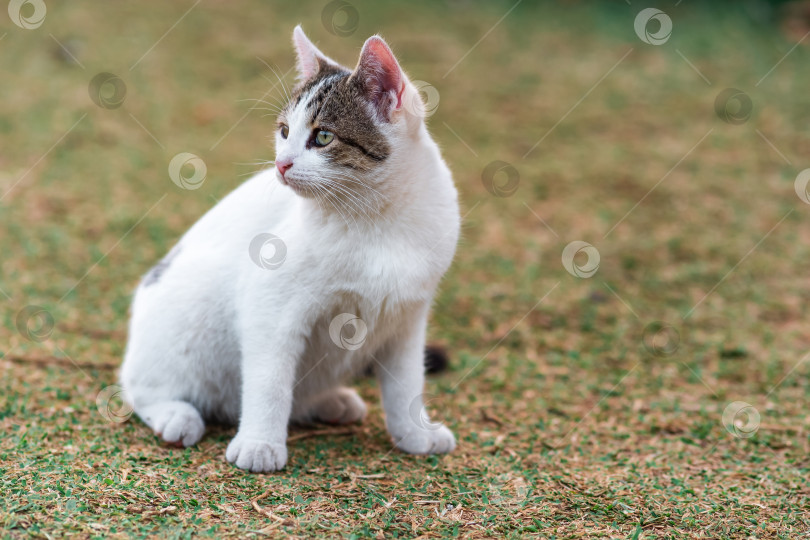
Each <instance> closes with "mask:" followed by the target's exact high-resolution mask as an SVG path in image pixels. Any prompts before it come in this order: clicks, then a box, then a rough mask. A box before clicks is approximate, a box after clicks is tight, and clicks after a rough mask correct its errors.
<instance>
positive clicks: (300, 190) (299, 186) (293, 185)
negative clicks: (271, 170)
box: [276, 175, 315, 199]
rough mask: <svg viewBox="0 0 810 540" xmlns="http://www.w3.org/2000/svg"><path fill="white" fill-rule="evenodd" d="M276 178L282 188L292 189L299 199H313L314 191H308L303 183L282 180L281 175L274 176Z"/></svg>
mask: <svg viewBox="0 0 810 540" xmlns="http://www.w3.org/2000/svg"><path fill="white" fill-rule="evenodd" d="M276 178H277V179H278V181H279V182H280V183H281V185H283V186H287V187H288V188H290V189H292V190H293V191H294V192H295V194H296V195H298V196H299V197H305V198H307V199H311V198H313V197H315V193H314V191H312V189H310V188H309V187H308V186H307V185H306V183H305V182H301V181H296V180H288V179H285V178H283V177H282V176H281V175H276Z"/></svg>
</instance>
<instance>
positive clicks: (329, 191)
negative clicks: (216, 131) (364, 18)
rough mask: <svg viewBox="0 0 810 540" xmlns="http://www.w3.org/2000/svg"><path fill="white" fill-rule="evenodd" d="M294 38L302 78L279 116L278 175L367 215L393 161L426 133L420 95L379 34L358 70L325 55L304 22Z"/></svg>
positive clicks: (302, 190)
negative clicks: (366, 212) (346, 66)
mask: <svg viewBox="0 0 810 540" xmlns="http://www.w3.org/2000/svg"><path fill="white" fill-rule="evenodd" d="M293 43H294V45H295V48H296V51H297V54H298V81H299V82H298V85H297V86H296V87H295V89H294V90H293V92H292V96H291V99H290V100H289V102H288V103H287V104H286V106H285V107H284V108H283V109H282V111H281V113H280V114H279V116H278V123H277V126H276V161H275V164H276V175H277V177H278V179H279V181H281V182H282V183H283V184H285V185H288V186H290V187H291V188H292V189H293V190H295V192H296V193H297V194H298V195H300V196H303V197H309V198H315V199H317V200H319V201H320V200H322V198H329V199H330V200H331V201H332V202H334V200H342V201H343V202H345V203H348V206H354V207H355V209H356V210H358V211H360V212H363V211H364V210H363V208H362V207H363V206H364V205H372V206H373V205H374V204H378V203H380V201H381V200H383V199H385V198H386V197H387V195H388V193H387V192H388V191H390V187H391V186H387V185H386V183H391V182H392V180H391V169H392V167H394V165H393V164H394V163H396V162H400V163H401V162H402V158H403V153H404V152H408V151H409V148H410V147H411V146H412V145H411V144H409V142H413V141H414V140H415V139H416V138H417V137H418V136H419V132H420V128H421V126H422V125H423V118H424V114H423V111H424V109H423V104H422V101H421V98H420V96H419V92H418V90H417V89H416V88H415V87H414V86H413V85H412V84H411V83H410V81H409V80H408V77H407V76H406V75H405V73H404V72H403V71H402V69H401V68H400V66H399V63H398V62H397V60H396V58H395V57H394V54H393V53H392V52H391V49H390V48H389V47H388V45H387V44H386V43H385V41H383V39H382V38H380V37H379V36H373V37H371V38H369V39H368V40H367V41H366V43H365V44H364V45H363V49H362V51H361V53H360V60H359V62H358V63H357V66H356V67H355V68H354V69H353V70H352V69H348V68H345V67H343V66H341V65H340V64H338V63H337V62H335V61H334V60H332V59H331V58H329V57H327V56H326V55H324V54H323V53H322V52H321V51H320V50H318V48H317V47H315V45H314V44H313V43H312V42H311V41H310V40H309V39H308V38H307V36H306V35H305V34H304V32H303V30H301V27H300V26H298V27H296V28H295V31H294V32H293ZM410 157H411V158H412V159H418V156H410Z"/></svg>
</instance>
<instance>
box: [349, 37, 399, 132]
mask: <svg viewBox="0 0 810 540" xmlns="http://www.w3.org/2000/svg"><path fill="white" fill-rule="evenodd" d="M352 77H354V78H355V79H356V80H357V81H358V82H359V83H360V88H361V89H362V91H363V93H364V94H365V96H366V98H367V99H368V100H369V102H371V104H372V105H373V106H374V107H375V109H376V110H377V112H378V113H379V114H380V116H381V117H382V118H384V119H385V120H386V121H390V120H391V115H392V114H393V112H394V111H396V110H398V109H401V108H402V94H403V92H404V91H405V86H406V78H405V74H404V73H403V72H402V69H400V67H399V63H398V62H397V59H396V58H395V57H394V53H392V52H391V49H390V48H389V47H388V44H386V43H385V41H383V39H382V38H381V37H380V36H371V37H370V38H368V40H366V43H365V44H364V45H363V50H362V51H361V52H360V61H359V62H358V63H357V67H356V68H355V70H354V73H353V74H352Z"/></svg>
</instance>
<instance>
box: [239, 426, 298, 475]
mask: <svg viewBox="0 0 810 540" xmlns="http://www.w3.org/2000/svg"><path fill="white" fill-rule="evenodd" d="M225 459H227V460H228V462H229V463H233V464H234V465H236V466H237V467H239V468H240V469H245V470H246V471H250V472H254V473H264V472H273V471H278V470H280V469H282V468H283V467H284V465H285V464H286V463H287V447H286V446H285V445H283V444H276V443H271V442H268V441H263V440H260V439H251V438H248V437H244V436H242V435H240V434H239V433H237V434H236V437H234V439H233V440H232V441H231V443H230V444H229V445H228V449H227V450H226V451H225Z"/></svg>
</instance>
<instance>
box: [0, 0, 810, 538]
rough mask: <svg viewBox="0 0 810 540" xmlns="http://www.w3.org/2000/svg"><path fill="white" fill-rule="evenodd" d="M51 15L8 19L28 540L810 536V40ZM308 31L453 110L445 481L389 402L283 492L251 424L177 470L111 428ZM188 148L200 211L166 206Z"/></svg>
mask: <svg viewBox="0 0 810 540" xmlns="http://www.w3.org/2000/svg"><path fill="white" fill-rule="evenodd" d="M34 3H35V2H34ZM34 3H31V4H28V5H26V6H23V8H22V9H23V13H22V15H23V17H24V19H25V20H19V19H18V22H19V23H20V25H23V26H25V25H26V24H28V26H32V28H29V29H25V28H22V27H21V26H20V25H17V24H15V23H13V22H12V21H11V19H10V18H6V16H5V13H0V71H2V73H3V76H2V78H3V84H2V85H0V103H2V104H3V107H2V108H0V231H2V233H0V252H2V254H3V255H2V257H1V258H0V289H2V291H1V292H0V301H2V310H1V311H0V316H2V324H1V325H0V356H1V357H2V358H1V359H0V366H2V369H3V372H4V376H3V379H2V383H0V384H2V385H3V388H2V391H0V429H2V432H3V436H2V438H1V439H0V530H2V531H3V532H2V534H3V536H10V537H13V538H16V537H19V538H22V537H27V536H29V535H32V536H42V537H59V536H64V535H68V534H71V535H72V534H77V535H79V536H83V537H125V536H159V537H165V538H173V537H190V536H211V537H239V538H242V537H250V536H256V537H260V536H282V535H292V536H300V537H304V536H312V535H322V536H329V537H334V536H346V537H369V536H374V537H383V536H385V537H413V536H419V535H422V536H425V537H437V536H464V537H470V538H483V537H492V536H504V535H505V536H512V537H519V536H526V535H536V536H542V537H549V538H575V537H592V538H605V537H614V538H653V537H673V538H700V537H707V538H708V537H711V538H755V537H756V538H796V537H799V536H800V535H802V534H807V533H808V532H810V518H808V517H807V516H808V514H807V512H808V506H809V505H808V495H810V485H808V480H807V477H808V469H810V460H808V458H807V453H808V447H810V440H809V439H808V436H809V435H810V423H808V420H807V418H806V415H805V411H806V410H807V408H808V407H807V404H808V398H809V397H810V383H809V379H808V372H810V363H808V362H806V361H805V360H806V358H807V355H808V350H809V349H808V345H810V328H809V327H808V325H807V324H806V320H807V319H808V316H810V314H809V313H808V308H807V306H808V305H810V302H808V300H810V282H808V280H807V266H808V262H810V227H808V224H810V205H808V204H806V202H807V200H810V199H808V196H807V191H806V190H805V191H802V190H803V189H805V188H804V186H805V185H806V183H807V182H806V180H807V176H803V175H802V174H800V173H801V171H803V170H804V169H806V168H807V167H810V161H808V158H807V156H808V155H810V142H808V131H807V126H808V121H810V94H808V93H807V88H808V83H810V74H809V73H808V71H807V70H806V69H805V68H806V66H807V63H808V59H810V53H809V52H808V48H807V45H808V44H809V43H810V38H808V39H804V38H807V34H806V33H805V32H806V31H807V29H806V28H804V27H802V25H801V21H792V23H791V24H790V25H789V27H787V28H786V27H785V26H784V25H782V27H780V25H779V23H778V17H771V16H769V14H768V13H767V12H765V11H762V10H756V9H748V11H744V10H743V8H742V7H738V6H737V4H734V3H728V4H725V3H720V4H717V5H715V6H714V7H712V8H708V7H705V6H704V7H700V6H695V5H694V3H691V2H683V3H681V2H677V3H666V5H664V4H662V5H661V6H660V7H661V9H662V10H663V11H664V12H665V13H664V18H662V17H660V15H658V14H657V12H648V13H647V14H646V15H640V13H641V11H642V9H643V8H644V7H645V5H643V4H638V3H636V2H633V3H632V5H630V4H631V3H630V2H627V3H622V2H616V3H615V5H607V4H605V5H602V4H593V5H588V6H586V5H583V4H580V3H567V4H566V5H564V6H560V7H538V6H537V5H536V4H535V3H532V2H529V1H525V2H517V3H513V2H511V1H503V2H488V3H484V2H473V1H465V2H462V1H453V2H446V3H437V2H408V3H399V4H393V3H390V4H386V3H381V2H371V1H370V0H369V1H367V2H366V1H360V0H351V3H350V4H348V7H347V4H345V3H344V4H336V3H334V2H325V1H324V2H297V3H289V4H288V3H281V2H259V1H249V0H240V1H239V2H224V1H220V0H202V1H199V2H197V3H194V2H193V1H192V0H189V1H187V2H157V1H154V2H147V3H144V2H137V3H118V2H108V3H98V2H96V3H90V2H87V1H75V2H70V3H69V4H68V3H57V2H52V1H48V0H46V1H45V5H47V14H46V15H45V19H44V21H37V17H36V15H37V13H36V12H35V9H34V7H35V6H34ZM13 4H15V2H12V3H11V7H13ZM741 5H742V4H741ZM752 5H754V4H751V3H746V4H745V6H748V7H749V8H750V6H752ZM4 11H5V10H4ZM11 11H13V10H11ZM652 16H654V17H657V18H653V19H651V20H649V21H646V19H645V18H644V17H647V18H650V17H652ZM637 17H641V19H639V18H637ZM667 20H668V21H671V22H672V32H671V35H667V24H666V22H667ZM25 21H29V22H28V23H26V22H25ZM31 21H33V22H31ZM645 21H646V24H645ZM662 21H663V22H662ZM297 23H302V24H303V26H304V29H305V30H306V31H307V32H308V33H309V35H310V37H311V38H312V39H313V41H315V42H316V43H318V45H319V46H320V47H321V48H322V49H323V50H325V51H326V52H327V53H329V54H330V55H331V56H333V57H334V58H337V59H339V60H341V61H344V62H345V63H348V64H353V63H354V61H355V59H356V55H357V53H358V51H359V48H360V46H361V45H362V42H363V40H364V39H365V38H366V37H367V36H369V35H371V34H373V33H377V32H379V33H381V34H382V35H383V36H384V37H386V38H387V39H388V40H389V41H390V43H391V44H392V46H393V48H394V51H395V52H396V53H397V54H398V56H399V58H400V61H401V63H402V65H403V66H405V68H406V70H407V71H408V72H409V74H410V76H411V78H412V79H414V80H419V81H426V82H427V83H428V84H430V86H431V87H432V89H430V88H429V89H428V90H427V91H426V93H425V95H426V96H427V97H428V98H429V99H431V101H432V105H436V106H435V111H433V112H434V114H433V115H432V116H431V117H430V118H429V123H430V127H431V131H432V133H433V134H434V137H435V138H436V139H437V141H438V142H439V143H440V145H441V147H442V148H443V151H444V154H445V156H446V159H447V161H448V162H449V164H450V165H451V168H452V170H453V172H454V175H455V179H456V182H457V184H458V187H459V190H460V194H461V200H462V204H463V214H464V229H463V231H464V234H463V239H462V241H461V243H460V245H459V249H458V254H457V257H456V260H455V263H454V265H453V267H452V269H451V271H450V272H449V274H448V275H447V277H446V279H445V280H444V281H443V283H442V285H441V291H440V294H439V296H438V298H437V301H436V304H435V309H434V312H433V317H432V324H431V327H430V336H431V341H433V342H436V343H440V344H443V345H444V346H446V347H447V348H448V350H449V351H451V355H452V360H451V367H450V369H449V370H448V371H447V372H445V373H444V374H442V375H439V376H436V377H432V378H430V379H429V382H428V388H427V391H428V392H429V393H430V394H431V395H433V396H435V397H434V398H433V399H432V401H431V407H432V409H433V410H434V412H435V414H436V416H437V417H439V418H440V419H442V420H443V421H445V422H446V423H447V424H448V425H449V426H450V427H451V428H452V429H453V430H454V432H455V433H456V435H457V437H458V441H459V445H458V448H457V450H456V451H455V452H454V453H452V454H450V455H447V456H442V457H415V456H409V455H404V454H402V453H399V452H397V451H394V450H392V445H391V442H390V441H389V438H388V436H387V434H386V432H385V429H384V423H383V418H382V412H381V408H380V406H379V401H378V398H379V391H378V389H377V386H376V384H375V383H374V381H373V380H372V379H366V380H362V381H360V382H359V383H358V386H359V390H360V392H361V394H362V395H363V396H364V397H365V398H366V399H367V400H368V402H369V404H370V414H369V417H368V419H367V420H366V422H365V423H364V424H363V425H361V426H356V427H351V428H341V429H336V428H332V427H326V426H324V427H320V428H316V429H314V430H313V429H309V430H295V431H293V432H292V433H291V437H290V442H289V447H290V459H289V463H288V465H287V468H286V469H285V470H284V471H282V472H279V473H277V474H272V475H252V474H246V473H244V472H243V471H240V470H238V469H235V468H234V467H232V466H230V465H228V464H227V463H226V462H225V460H224V452H225V447H226V445H227V442H228V440H229V439H230V437H232V436H233V434H234V429H232V428H226V427H221V428H219V427H218V428H212V429H211V430H209V433H208V434H207V436H206V437H205V438H204V439H203V441H202V442H201V443H200V444H199V445H197V446H196V447H194V448H188V449H177V448H170V447H167V446H165V445H163V444H161V443H160V441H159V440H158V439H157V438H156V437H155V436H154V435H153V434H152V433H151V431H150V430H149V429H148V428H147V427H146V426H145V425H144V424H143V423H141V422H140V421H139V420H138V419H137V418H134V417H133V418H129V419H128V420H127V417H128V415H127V411H126V410H123V409H121V404H120V402H119V401H118V396H117V395H116V387H115V386H114V385H115V383H116V368H117V366H118V365H119V363H120V360H121V356H122V351H123V348H124V346H125V341H126V320H127V309H128V304H129V301H130V298H131V292H132V290H133V288H134V286H135V284H136V283H137V281H138V279H139V277H140V276H141V275H142V274H143V273H144V272H145V271H146V270H147V269H148V268H149V267H150V266H152V265H153V264H154V263H155V262H156V261H157V260H158V259H159V258H160V257H162V256H163V255H164V254H165V253H166V252H167V251H168V250H169V249H170V247H171V246H172V245H173V243H174V242H175V241H176V240H177V239H178V237H179V236H180V235H181V234H182V233H183V232H184V231H185V230H186V229H187V228H188V227H189V226H190V225H191V224H192V223H193V222H194V221H195V220H196V219H197V218H198V217H199V216H200V215H201V214H202V213H203V212H205V210H206V209H208V208H210V207H211V206H212V205H213V204H214V203H215V202H216V200H217V199H219V198H221V197H222V196H223V195H225V194H226V193H228V191H230V190H231V189H233V188H234V187H235V186H236V185H238V184H239V183H240V182H241V181H243V180H244V178H245V177H246V176H245V175H248V174H250V173H252V172H253V171H255V170H257V169H259V168H261V167H262V165H261V164H260V163H258V161H260V160H267V159H272V157H273V151H272V146H271V138H270V135H271V131H272V125H273V118H272V117H265V116H263V114H265V113H266V112H268V111H263V110H258V109H254V108H253V107H255V105H256V102H254V101H250V100H251V99H256V98H259V99H263V100H265V101H270V102H274V101H275V102H277V101H278V100H281V99H283V96H284V93H283V91H282V90H281V85H278V84H277V80H278V79H277V75H278V76H281V77H283V78H284V79H285V81H286V83H288V84H289V83H291V82H292V80H293V78H294V73H293V72H292V71H291V69H292V66H293V55H292V50H291V47H290V34H291V32H292V28H293V27H294V25H295V24H297ZM38 24H39V26H37V25H38ZM802 40H803V41H802ZM800 42H801V44H800V45H797V43H800ZM103 73H109V74H113V75H112V76H110V75H100V76H99V74H103ZM97 76H99V77H100V78H97ZM111 77H112V78H111ZM116 77H117V78H116ZM105 80H106V81H108V84H106V85H103V84H102V82H103V81H105ZM729 88H730V89H737V90H732V91H730V92H724V91H725V90H726V89H729ZM99 89H101V91H99ZM123 89H125V93H124V91H123ZM431 96H432V97H431ZM437 98H438V102H437V101H436V99H437ZM183 152H189V153H193V154H195V155H197V156H199V157H200V159H201V160H202V161H203V162H204V163H205V168H206V174H205V179H204V181H203V182H202V184H201V185H198V186H193V187H197V189H183V188H182V187H181V186H180V185H176V184H175V183H173V182H172V179H171V178H170V176H169V173H168V167H169V163H170V161H171V160H172V158H173V157H174V156H176V155H177V154H179V153H183ZM495 162H502V163H495ZM493 163H494V164H493ZM187 168H188V167H187ZM496 170H498V171H500V172H499V173H497V174H496V173H494V172H493V171H496ZM184 174H186V176H191V172H190V171H188V170H186V172H185V173H184ZM808 174H810V173H808ZM797 178H798V184H799V189H797V187H796V185H795V184H796V183H797ZM186 187H188V186H186ZM802 196H803V197H802ZM572 242H585V243H587V245H586V244H583V243H580V244H572ZM569 245H572V247H570V248H568V249H567V250H566V247H567V246H569ZM589 246H592V247H589ZM597 256H598V259H597ZM589 257H590V259H589ZM597 265H598V267H597ZM123 420H127V421H123Z"/></svg>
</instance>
